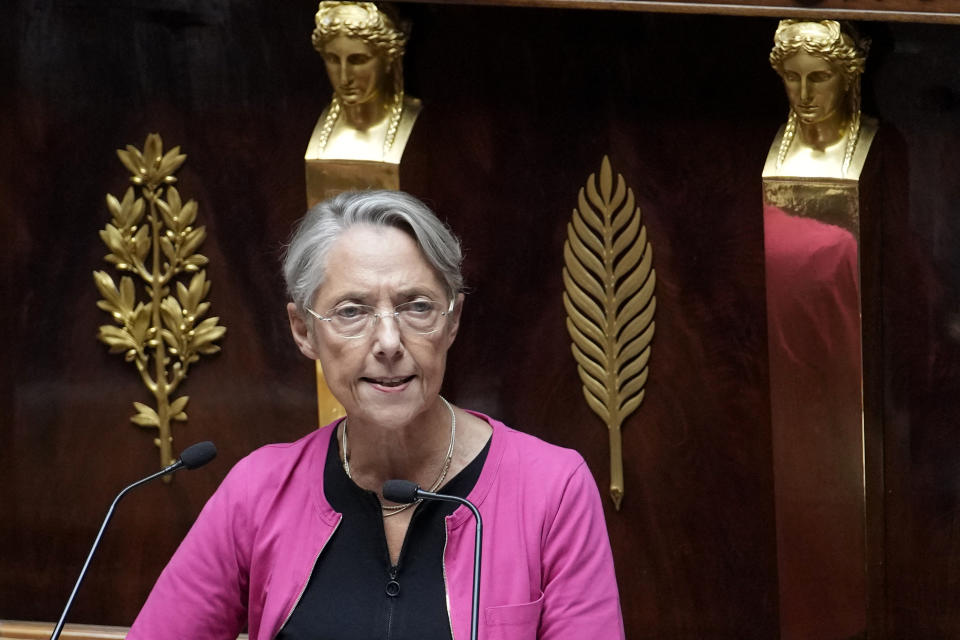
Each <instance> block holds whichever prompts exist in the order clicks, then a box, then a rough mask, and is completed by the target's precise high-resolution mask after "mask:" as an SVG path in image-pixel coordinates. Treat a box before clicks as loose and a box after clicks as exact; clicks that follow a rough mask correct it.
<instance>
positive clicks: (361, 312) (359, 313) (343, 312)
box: [334, 304, 367, 320]
mask: <svg viewBox="0 0 960 640" xmlns="http://www.w3.org/2000/svg"><path fill="white" fill-rule="evenodd" d="M334 313H335V314H336V316H337V317H338V318H340V319H342V320H356V319H357V318H362V317H363V316H365V315H366V314H367V310H366V308H365V307H361V306H359V305H355V304H349V305H344V306H342V307H337V309H336V310H335V311H334Z"/></svg>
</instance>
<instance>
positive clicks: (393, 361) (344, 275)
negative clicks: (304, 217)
mask: <svg viewBox="0 0 960 640" xmlns="http://www.w3.org/2000/svg"><path fill="white" fill-rule="evenodd" d="M418 299H429V300H433V301H436V302H439V303H441V304H442V305H443V307H444V308H446V307H447V305H448V304H449V299H448V297H447V294H446V287H445V286H444V285H443V282H442V280H441V279H440V277H439V276H438V275H437V274H436V272H435V271H434V270H433V268H432V267H431V265H430V263H428V262H427V260H426V259H425V258H424V256H423V253H422V252H421V251H420V248H419V247H418V246H417V244H416V242H415V241H414V240H413V238H411V237H410V236H409V235H407V234H406V233H404V232H403V231H400V230H399V229H395V228H392V227H375V226H369V225H363V226H358V227H353V228H351V229H349V230H347V231H345V232H344V233H343V235H341V236H340V238H339V239H338V240H337V241H336V243H335V244H334V245H333V247H332V248H331V250H330V253H329V255H328V257H327V265H326V276H325V279H324V282H323V284H322V285H321V287H320V289H319V291H318V292H317V294H316V296H315V297H314V301H313V305H312V308H313V309H314V310H315V311H317V312H318V313H320V314H325V313H326V312H327V311H329V310H330V309H333V308H334V307H337V306H339V305H342V304H345V303H355V304H364V305H370V306H372V307H376V309H377V310H378V312H379V313H385V312H389V311H392V310H393V308H394V307H395V306H397V305H399V304H402V303H404V302H409V301H411V300H418ZM291 305H292V303H291ZM461 307H462V296H460V297H459V299H458V300H457V304H456V306H455V308H454V311H453V313H451V314H449V315H448V316H447V317H446V318H445V319H444V320H443V324H442V325H441V328H440V330H439V331H437V332H435V333H432V334H428V335H421V334H417V333H412V332H406V331H401V330H400V328H399V326H398V324H397V321H396V320H395V319H394V318H393V317H385V318H381V319H380V320H379V321H377V323H376V324H375V326H374V330H373V332H372V334H371V335H369V336H367V337H364V338H343V337H340V336H338V335H336V334H335V333H334V332H333V330H332V329H331V328H330V326H329V323H326V322H323V321H319V320H314V319H309V320H307V321H306V322H309V323H310V325H312V326H311V327H309V328H308V327H306V326H305V325H304V326H303V327H302V328H301V329H300V330H299V331H298V328H297V326H296V325H297V322H296V320H295V319H294V316H293V311H295V309H294V310H293V311H291V325H292V326H293V331H294V339H296V340H297V343H298V345H299V346H300V349H301V351H303V353H304V354H305V355H306V356H307V357H309V358H314V359H319V360H320V363H321V365H323V372H324V376H325V377H326V381H327V384H328V385H329V387H330V390H331V392H332V393H333V395H334V396H335V397H336V398H337V400H339V401H340V403H341V404H343V406H344V408H345V409H346V410H347V414H348V415H349V416H350V420H351V422H354V421H357V422H360V421H363V422H367V423H370V424H375V425H377V426H379V427H387V428H389V427H402V426H405V425H408V424H411V423H412V422H414V421H415V420H416V419H417V417H418V416H420V415H422V414H423V413H424V412H425V411H427V410H428V409H429V408H430V407H432V406H434V404H435V403H436V401H437V395H438V394H439V393H440V385H441V383H442V382H443V374H444V370H445V368H446V362H447V350H448V349H449V348H450V345H451V344H453V340H454V338H455V337H456V334H457V328H458V325H459V316H460V310H461ZM288 309H289V307H288ZM308 317H309V316H308ZM298 334H299V335H298Z"/></svg>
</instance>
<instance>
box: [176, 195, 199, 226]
mask: <svg viewBox="0 0 960 640" xmlns="http://www.w3.org/2000/svg"><path fill="white" fill-rule="evenodd" d="M172 188H173V187H171V189H172ZM196 220H197V201H196V200H188V201H187V204H185V205H183V209H181V210H180V226H181V227H182V228H183V227H189V226H190V225H192V224H193V223H194V222H196Z"/></svg>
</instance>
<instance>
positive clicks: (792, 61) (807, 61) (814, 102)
mask: <svg viewBox="0 0 960 640" xmlns="http://www.w3.org/2000/svg"><path fill="white" fill-rule="evenodd" d="M782 75H783V84H784V86H785V87H786V90H787V98H788V99H789V100H790V106H791V107H793V110H794V111H795V112H796V114H797V117H798V118H799V119H800V122H802V123H804V124H817V123H820V122H825V121H827V120H829V119H831V118H835V117H839V118H842V117H843V116H844V115H845V114H844V113H843V109H842V106H843V99H844V96H845V95H846V93H847V89H848V87H847V83H846V81H845V80H844V78H843V76H842V75H841V74H840V73H839V72H838V71H837V69H836V68H835V67H834V66H833V65H832V64H830V63H829V62H827V61H826V60H824V59H823V58H818V57H816V56H813V55H810V54H809V53H807V52H805V51H800V52H798V53H795V54H794V55H792V56H790V57H789V58H787V59H785V60H784V61H783V73H782Z"/></svg>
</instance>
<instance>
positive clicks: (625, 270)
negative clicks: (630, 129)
mask: <svg viewBox="0 0 960 640" xmlns="http://www.w3.org/2000/svg"><path fill="white" fill-rule="evenodd" d="M614 175H615V174H614V172H613V169H612V167H611V164H610V160H609V158H608V157H606V156H604V158H603V161H602V162H601V166H600V172H599V178H598V176H597V175H596V174H590V177H589V178H588V179H587V183H586V184H585V185H584V187H583V188H581V189H580V190H579V193H578V208H577V209H574V211H573V215H572V219H571V222H570V223H569V224H568V225H567V240H566V242H565V243H564V247H563V258H564V268H563V284H564V290H565V291H564V296H563V304H564V308H565V310H566V312H567V331H568V333H569V334H570V339H571V340H572V344H571V352H572V354H573V357H574V360H575V361H576V363H577V373H578V375H579V376H580V381H581V383H582V385H583V387H582V389H583V394H584V398H585V400H586V401H587V405H588V406H589V407H590V409H591V410H593V412H594V413H596V414H597V415H598V416H599V417H600V418H601V419H602V420H603V421H604V422H605V423H606V425H607V429H608V430H609V431H610V434H611V435H610V442H611V447H619V442H620V436H619V432H620V428H621V426H622V424H623V421H624V420H625V419H626V418H627V416H628V415H630V413H632V412H633V411H634V410H636V408H637V407H638V406H639V405H640V403H641V402H642V401H643V396H644V386H645V384H646V381H647V376H648V368H647V367H648V363H649V358H650V343H651V341H652V339H653V333H654V327H655V325H654V323H653V315H654V312H655V310H656V299H655V297H654V287H655V283H656V277H655V276H656V274H655V273H654V270H653V252H652V250H651V249H650V247H649V244H648V242H647V236H646V229H645V228H644V227H643V226H642V224H641V214H640V208H639V206H637V204H636V199H635V197H634V194H633V191H632V190H631V189H629V188H627V185H626V182H625V181H624V179H623V176H621V175H619V174H616V178H614ZM618 455H620V454H619V451H614V450H613V449H611V465H612V467H611V495H612V496H613V497H614V501H615V504H616V506H617V508H619V500H620V499H621V498H622V495H623V486H622V485H623V468H622V461H621V460H620V458H618V457H617V456H618Z"/></svg>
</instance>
